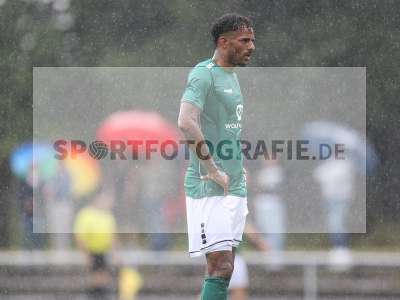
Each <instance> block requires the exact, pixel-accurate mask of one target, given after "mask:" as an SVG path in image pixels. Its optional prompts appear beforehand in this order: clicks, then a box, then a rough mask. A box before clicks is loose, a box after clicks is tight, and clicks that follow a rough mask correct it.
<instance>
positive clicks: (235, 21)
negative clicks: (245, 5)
mask: <svg viewBox="0 0 400 300" xmlns="http://www.w3.org/2000/svg"><path fill="white" fill-rule="evenodd" d="M251 27H253V25H252V23H251V21H250V19H249V18H247V17H244V16H241V15H238V14H225V15H223V16H221V17H220V18H219V19H218V20H217V21H216V22H215V23H214V25H213V26H212V29H211V34H212V37H213V39H214V44H215V45H216V44H217V41H218V38H219V37H220V36H221V35H223V34H224V33H226V32H230V31H236V30H239V29H241V28H251Z"/></svg>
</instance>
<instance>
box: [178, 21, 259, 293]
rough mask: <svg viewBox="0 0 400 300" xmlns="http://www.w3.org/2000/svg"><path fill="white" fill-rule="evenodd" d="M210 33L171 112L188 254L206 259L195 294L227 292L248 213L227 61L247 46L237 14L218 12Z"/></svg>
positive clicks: (250, 38) (243, 56)
mask: <svg viewBox="0 0 400 300" xmlns="http://www.w3.org/2000/svg"><path fill="white" fill-rule="evenodd" d="M212 36H213V39H214V43H215V52H214V56H213V58H211V59H208V60H206V61H203V62H200V63H199V64H197V65H196V66H195V67H194V68H193V70H192V71H191V72H190V74H189V77H188V82H187V85H186V89H185V91H184V94H183V96H182V100H181V101H182V102H181V107H180V113H179V119H178V126H179V128H180V129H181V130H182V132H183V134H184V136H185V138H186V140H187V143H188V145H189V147H190V150H191V153H190V160H191V164H190V166H189V167H188V169H187V172H186V176H185V193H186V209H187V223H188V240H189V253H190V255H191V256H192V257H195V256H199V255H202V254H204V255H206V260H207V277H206V278H205V280H204V284H203V288H202V292H201V299H202V300H211V299H212V300H220V299H221V300H222V299H227V288H228V285H229V280H230V278H231V275H232V271H233V264H234V248H236V247H237V246H238V245H239V243H240V242H241V239H242V234H243V229H244V226H245V221H246V215H247V213H248V210H247V198H246V196H247V191H246V180H245V174H244V171H243V161H242V155H241V149H240V148H241V147H240V143H239V139H240V132H241V121H242V112H243V96H242V93H241V90H240V86H239V82H238V78H237V76H236V73H235V72H234V67H236V66H245V65H246V64H247V63H248V62H249V61H250V56H251V54H252V52H253V50H254V49H255V46H254V32H253V27H252V24H251V22H250V20H249V19H248V18H246V17H244V16H240V15H237V14H227V15H223V16H222V17H221V18H220V19H218V20H217V22H216V23H215V24H214V25H213V28H212Z"/></svg>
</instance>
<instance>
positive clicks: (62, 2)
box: [53, 0, 70, 12]
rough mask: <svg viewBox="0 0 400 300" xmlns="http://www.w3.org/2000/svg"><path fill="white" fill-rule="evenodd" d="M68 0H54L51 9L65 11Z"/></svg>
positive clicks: (67, 6)
mask: <svg viewBox="0 0 400 300" xmlns="http://www.w3.org/2000/svg"><path fill="white" fill-rule="evenodd" d="M69 4H70V0H55V1H54V2H53V9H54V10H56V11H59V12H63V11H66V10H67V9H68V8H69Z"/></svg>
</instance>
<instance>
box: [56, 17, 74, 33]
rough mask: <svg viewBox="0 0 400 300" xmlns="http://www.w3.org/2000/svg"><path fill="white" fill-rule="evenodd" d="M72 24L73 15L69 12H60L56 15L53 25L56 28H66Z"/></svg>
mask: <svg viewBox="0 0 400 300" xmlns="http://www.w3.org/2000/svg"><path fill="white" fill-rule="evenodd" d="M73 25H74V17H73V16H72V15H71V14H70V13H62V14H59V15H58V16H57V17H56V22H55V24H54V27H55V28H56V29H58V30H62V31H65V30H68V29H70V28H71V27H72V26H73Z"/></svg>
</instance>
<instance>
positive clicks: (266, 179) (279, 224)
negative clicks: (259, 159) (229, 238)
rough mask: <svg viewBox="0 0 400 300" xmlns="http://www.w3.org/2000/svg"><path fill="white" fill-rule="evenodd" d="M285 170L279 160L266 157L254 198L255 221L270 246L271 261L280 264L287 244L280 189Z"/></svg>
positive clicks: (284, 210) (257, 179)
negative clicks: (282, 252) (257, 191)
mask: <svg viewBox="0 0 400 300" xmlns="http://www.w3.org/2000/svg"><path fill="white" fill-rule="evenodd" d="M283 179H284V172H283V168H282V166H281V165H280V164H279V161H278V160H276V159H266V160H264V161H263V165H262V168H261V170H260V171H259V173H258V174H257V177H256V184H257V185H258V190H259V193H258V195H257V196H256V198H255V200H254V216H255V223H256V226H257V228H258V229H259V231H260V232H262V235H263V237H264V238H265V239H266V241H267V243H268V245H269V247H270V256H271V262H272V263H273V264H279V262H280V261H281V251H283V250H284V248H285V244H286V237H285V232H286V208H285V205H284V203H283V200H282V197H281V196H280V191H281V188H282V182H283Z"/></svg>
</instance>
